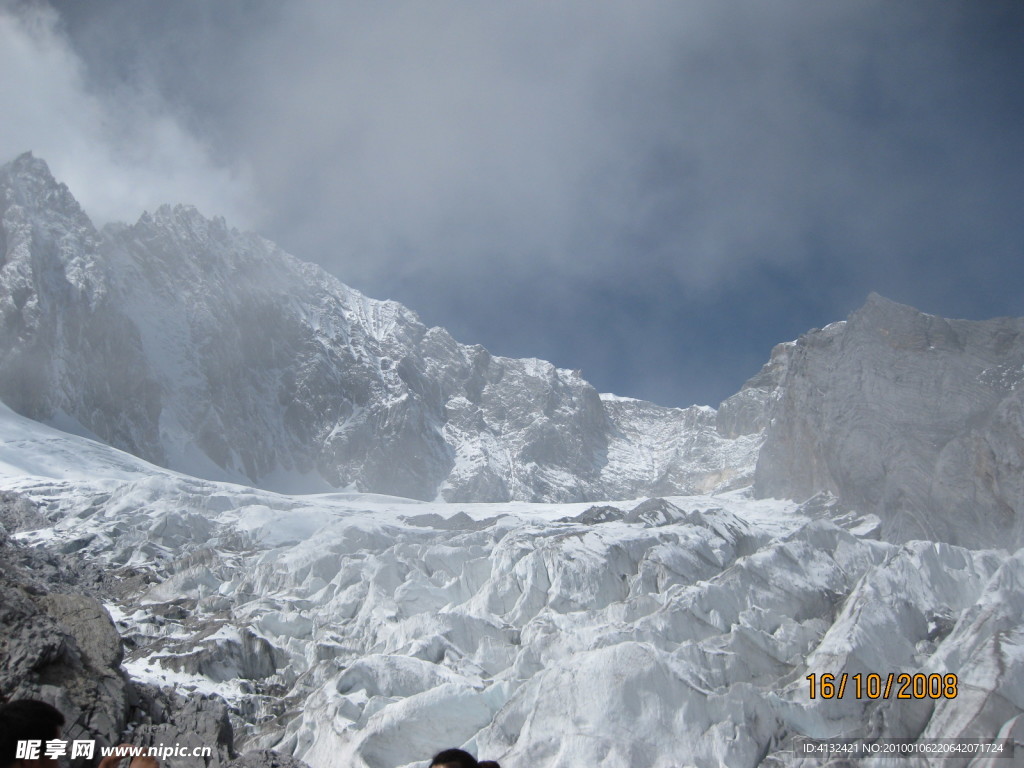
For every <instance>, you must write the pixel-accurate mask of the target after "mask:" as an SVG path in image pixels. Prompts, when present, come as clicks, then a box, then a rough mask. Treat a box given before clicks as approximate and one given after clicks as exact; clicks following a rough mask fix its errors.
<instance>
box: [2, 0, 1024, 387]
mask: <svg viewBox="0 0 1024 768" xmlns="http://www.w3.org/2000/svg"><path fill="white" fill-rule="evenodd" d="M55 7H56V8H57V9H58V10H59V12H60V13H61V18H62V20H63V24H64V28H65V29H66V33H67V36H68V39H69V40H70V41H71V43H72V44H73V46H74V52H72V51H71V50H70V49H66V48H63V47H61V44H60V38H59V35H56V33H54V35H55V37H54V40H55V41H56V42H53V43H52V44H51V45H50V46H49V48H46V46H44V48H46V49H47V50H51V51H52V50H57V51H60V52H61V55H62V56H64V57H65V58H66V59H68V60H69V61H70V64H68V62H65V67H64V68H65V70H74V71H75V72H76V73H77V74H75V75H74V77H77V78H78V80H77V81H75V82H74V83H72V84H71V85H70V86H68V88H69V89H70V91H71V92H73V93H74V94H75V95H76V97H79V98H82V99H86V100H88V99H92V102H90V103H91V104H92V105H93V109H94V110H97V111H99V112H103V111H104V110H109V111H111V113H112V114H115V115H116V114H124V113H127V112H131V113H135V114H141V116H142V119H141V120H137V121H136V122H139V123H141V124H142V125H144V126H146V125H150V124H159V125H164V126H165V127H166V126H170V127H171V128H170V130H171V133H173V134H174V136H175V137H177V138H176V139H175V140H174V141H169V142H167V145H168V146H169V147H170V148H172V150H173V152H170V153H169V154H170V155H171V156H173V154H174V153H176V152H178V151H184V157H185V160H184V161H183V162H182V163H181V164H180V167H179V166H177V165H173V164H172V165H173V167H174V174H171V177H170V178H172V179H177V181H176V183H173V184H171V183H169V184H166V185H163V186H162V187H161V184H160V176H161V173H160V172H159V169H155V168H154V167H153V166H154V164H153V163H147V162H145V158H144V157H143V158H142V159H141V160H137V161H136V162H135V163H134V164H132V163H126V162H124V161H123V159H122V160H120V161H119V162H120V164H121V166H127V167H128V168H129V170H130V171H131V172H132V173H135V174H136V175H137V176H138V177H139V179H145V180H146V182H147V183H149V184H150V188H151V189H152V190H156V191H157V192H159V193H161V194H162V195H163V197H164V198H169V199H175V198H176V197H178V198H180V197H181V196H182V195H183V194H184V193H188V194H189V195H190V196H189V197H187V198H186V199H189V200H191V201H193V202H195V201H196V200H197V198H196V194H195V190H199V191H200V192H202V193H203V194H204V195H205V197H202V198H201V199H198V202H199V203H200V205H204V202H205V201H207V200H210V199H211V197H212V196H213V195H212V194H211V192H212V193H213V194H215V195H216V196H217V197H219V198H220V199H222V200H223V201H225V203H224V205H221V206H219V207H216V208H213V209H212V210H223V208H224V207H225V205H226V206H227V207H230V208H233V209H237V210H239V211H240V212H242V213H243V214H244V215H246V216H248V220H246V221H245V222H244V223H246V224H248V225H250V226H254V227H255V228H257V229H258V230H260V231H261V232H263V233H264V234H267V235H268V236H271V237H273V238H275V239H277V240H279V241H280V242H281V243H282V244H283V245H285V247H287V248H288V249H289V250H291V251H292V252H294V253H296V254H297V255H299V256H301V257H302V258H306V259H310V260H316V261H319V262H320V263H322V264H324V265H325V266H326V267H327V268H328V269H330V270H331V271H332V272H334V273H335V274H337V275H338V276H339V277H341V278H342V279H343V280H345V281H346V282H349V283H350V284H353V285H355V286H356V287H360V288H363V289H364V290H366V291H367V292H368V293H370V294H371V295H378V296H388V297H393V298H398V299H400V300H402V301H404V302H405V303H407V304H409V305H410V306H412V307H413V308H414V309H416V310H418V311H420V312H421V314H422V315H423V316H424V319H425V320H427V321H428V322H432V323H438V324H443V325H446V326H448V327H449V328H451V329H452V330H453V332H455V333H456V335H457V336H458V337H460V338H461V339H463V340H466V341H470V342H482V343H485V344H486V345H488V346H489V347H491V348H492V349H493V350H494V351H496V352H498V353H502V354H515V355H537V356H542V357H548V358H550V359H552V360H554V361H555V362H556V363H557V364H559V365H563V366H566V367H582V368H584V374H585V375H587V376H588V377H589V378H590V379H591V380H593V381H594V382H595V383H596V384H597V385H598V386H599V387H601V388H606V389H607V388H616V389H617V390H619V391H620V392H622V393H623V394H630V395H636V396H646V397H651V398H654V399H657V400H660V401H662V402H666V403H673V404H674V403H681V404H685V402H687V401H688V400H692V399H696V400H705V401H706V400H712V401H714V400H716V399H718V398H719V397H721V396H724V395H726V394H728V393H729V391H731V390H733V389H735V388H736V387H737V386H738V385H739V384H740V383H741V382H742V380H743V379H744V378H745V377H746V376H747V375H750V374H752V373H753V372H754V369H755V368H756V364H757V363H756V362H755V361H759V360H763V359H765V358H766V357H767V353H768V350H769V349H770V346H771V344H772V343H774V342H776V341H781V340H783V339H786V338H789V337H792V336H793V335H795V334H796V333H799V332H800V331H802V330H804V329H806V328H807V327H809V326H811V325H821V324H824V323H825V322H829V321H831V320H835V319H839V318H841V317H843V316H844V315H845V314H846V313H847V312H848V311H849V310H851V309H852V308H854V307H855V306H856V305H857V304H858V303H859V302H860V301H862V300H863V297H864V295H865V294H866V293H867V291H869V290H872V289H874V290H878V291H880V292H882V293H884V294H887V295H889V296H890V297H892V298H895V299H897V300H903V301H907V302H910V303H916V304H919V305H921V306H922V307H923V308H925V309H928V310H929V311H936V312H945V313H951V314H965V315H972V314H973V315H975V316H983V315H985V314H987V313H989V312H1007V313H1024V312H1022V310H1021V307H1020V304H1019V301H1018V299H1017V296H1016V293H1017V291H1015V290H1013V289H1012V288H1011V286H1014V285H1016V286H1019V285H1020V278H1021V277H1022V275H1021V272H1020V267H1017V266H1012V265H1013V264H1015V263H1017V262H1019V261H1021V259H1020V256H1021V255H1022V254H1021V251H1022V229H1021V225H1020V224H1019V221H1018V220H1019V219H1020V218H1021V217H1020V215H1019V213H1020V211H1019V209H1020V203H1021V200H1022V199H1024V181H1022V178H1024V174H1021V173H1020V170H1021V169H1020V165H1021V160H1020V158H1021V156H1022V155H1021V150H1022V149H1024V146H1022V144H1024V141H1022V132H1021V131H1019V128H1018V126H1019V124H1020V120H1021V117H1022V116H1024V103H1022V96H1021V89H1020V88H1019V87H1017V84H1016V81H1015V80H1016V76H1015V74H1014V73H1019V72H1020V71H1021V69H1020V67H1021V64H1022V58H1024V54H1022V50H1024V46H1021V30H1022V25H1021V18H1022V16H1024V14H1022V12H1021V11H1020V10H1019V9H1020V6H1019V4H1016V3H1005V4H999V3H991V4H988V3H986V4H984V6H983V7H980V8H979V5H978V4H976V3H966V2H964V3H943V4H935V3H918V2H907V3H900V4H893V3H884V2H872V1H871V0H865V1H858V2H830V3H812V2H799V3H797V2H773V3H755V2H703V3H697V2H688V3H677V2H662V3H657V2H639V3H628V4H626V3H617V2H616V3H612V2H587V3H561V4H548V3H539V2H538V3H515V4H499V3H472V4H471V3H454V2H441V3H410V2H396V3H388V4H379V3H378V4H359V3H317V2H296V3H287V4H280V3H276V2H275V3H270V2H264V3H258V2H257V3H244V4H243V3H207V4H198V3H187V4H186V3H157V2H132V3H125V2H117V3H114V2H107V3H103V2H93V3H80V2H70V1H68V2H60V3H56V4H55ZM76 56H77V57H81V59H80V62H79V61H77V60H75V57H76ZM58 69H60V68H58ZM73 79H74V78H72V80H73ZM48 93H50V95H49V96H48V97H47V98H49V99H50V100H51V101H53V100H56V99H57V98H58V97H61V98H62V93H63V92H61V91H53V92H52V93H51V92H48ZM44 106H45V105H44ZM97 121H98V118H97V120H94V121H93V122H97ZM87 125H88V123H87ZM136 133H140V132H139V131H136ZM141 133H142V135H143V136H145V135H148V132H147V131H143V132H141ZM62 135H63V134H62ZM97 135H99V136H100V138H101V140H100V141H99V144H100V145H101V146H102V145H103V144H104V142H106V145H107V146H115V145H117V141H116V140H114V139H111V138H110V137H108V136H106V135H105V134H104V131H103V130H101V129H100V128H95V129H91V130H88V131H84V132H80V133H79V134H77V135H76V134H75V132H74V131H71V132H70V133H69V136H71V138H72V139H74V140H77V141H79V143H80V144H81V145H82V146H83V147H85V146H87V145H89V144H90V143H95V142H96V140H97V139H96V136H97ZM132 141H134V142H135V144H138V145H139V146H148V144H147V143H146V142H144V141H143V140H142V139H140V138H138V137H135V138H134V139H132V140H131V141H129V142H127V143H128V145H129V146H132ZM122 143H123V142H122ZM150 143H152V142H150ZM160 144H161V147H162V146H163V142H160ZM3 146H4V147H6V146H7V142H4V144H3ZM179 147H183V148H184V149H183V150H180V149H179ZM40 153H43V150H42V149H40ZM100 154H101V156H100V157H99V159H96V160H94V161H91V162H90V163H87V164H86V165H87V167H89V168H91V169H96V170H98V169H100V168H102V167H103V165H104V164H105V163H109V158H108V157H105V156H102V152H101V153H100ZM108 154H110V152H109V151H108ZM136 154H137V155H142V156H144V155H145V153H144V152H141V153H140V152H136ZM164 154H168V152H166V151H165V153H164ZM87 155H88V152H87V151H86V150H85V149H84V148H83V149H81V150H76V156H77V157H85V156H87ZM165 165H166V163H165ZM107 178H112V179H117V178H118V176H117V174H112V175H109V174H108V176H107ZM205 179H212V180H213V182H212V183H208V182H204V180H205ZM239 179H245V180H246V182H247V183H246V184H242V183H241V182H240V181H239ZM133 183H135V184H136V185H138V184H141V183H142V182H141V181H138V182H133ZM204 184H205V186H204ZM72 186H73V188H75V185H72ZM108 186H109V185H108ZM77 191H78V190H77V189H76V192H77ZM82 196H83V198H85V195H82ZM107 197H108V200H107V202H106V204H105V206H106V210H113V209H114V208H115V207H116V206H115V204H114V203H115V202H116V199H115V198H116V194H113V193H111V192H109V191H108V193H107ZM137 199H138V198H137V197H136V196H133V195H124V196H123V200H122V201H121V202H122V203H123V205H122V208H123V209H124V213H122V214H121V215H122V216H124V217H127V216H129V215H134V214H135V213H136V211H134V210H132V208H133V207H138V203H137V202H136V201H137ZM146 199H147V200H148V199H149V198H146ZM85 202H86V205H87V207H89V204H90V202H91V201H89V200H88V199H86V200H85ZM94 205H95V204H94ZM204 207H208V206H205V205H204ZM1000 302H1001V303H1000ZM993 305H995V306H993ZM723 350H725V351H723Z"/></svg>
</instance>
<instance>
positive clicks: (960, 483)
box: [755, 295, 1024, 547]
mask: <svg viewBox="0 0 1024 768" xmlns="http://www.w3.org/2000/svg"><path fill="white" fill-rule="evenodd" d="M1022 394H1024V320H1020V319H997V320H989V321H983V322H974V321H964V320H946V319H943V318H941V317H935V316H933V315H927V314H924V313H922V312H918V311H917V310H915V309H912V308H910V307H906V306H903V305H900V304H896V303H893V302H891V301H887V300H886V299H883V298H881V297H879V296H877V295H872V296H871V297H869V299H868V301H867V303H866V304H865V305H864V307H862V308H861V309H859V310H857V311H856V312H854V313H853V314H852V315H851V316H850V318H849V320H848V321H847V322H846V323H843V324H835V325H834V326H830V327H829V328H826V329H823V330H820V331H812V332H811V333H808V334H806V335H805V336H803V337H801V338H800V339H799V340H798V341H797V342H796V344H795V345H794V346H793V347H792V348H791V350H790V351H789V365H788V370H787V371H786V375H785V376H784V378H783V380H782V383H781V386H780V388H779V395H778V399H777V401H776V402H775V403H774V405H773V406H772V409H771V425H770V426H769V428H768V430H767V433H766V438H765V444H764V447H763V448H762V450H761V453H760V456H759V458H758V463H757V469H756V474H755V490H756V493H757V494H758V495H760V496H778V497H790V498H796V499H801V498H806V497H808V496H810V495H812V494H813V493H815V492H817V491H830V492H833V493H835V494H837V495H838V496H839V497H841V498H842V499H843V501H844V502H845V503H846V504H847V505H850V506H854V507H856V508H858V509H859V510H861V511H864V512H874V513H876V514H878V515H879V516H880V517H881V518H882V521H883V530H884V534H885V536H886V537H887V538H890V539H892V540H907V539H912V538H924V539H932V540H939V541H949V542H953V543H959V544H964V545H967V546H1009V547H1015V546H1018V545H1019V544H1020V543H1021V541H1022V537H1021V533H1022V528H1021V526H1022V523H1021V512H1022V510H1024V484H1022V476H1024V429H1022V427H1024V421H1022V418H1021V414H1022V399H1021V397H1022Z"/></svg>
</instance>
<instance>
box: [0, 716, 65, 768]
mask: <svg viewBox="0 0 1024 768" xmlns="http://www.w3.org/2000/svg"><path fill="white" fill-rule="evenodd" d="M63 727H64V715H62V714H61V713H60V711H59V710H57V709H56V708H55V707H51V706H50V705H49V704H47V703H46V702H45V701H33V700H31V699H22V700H20V701H12V702H10V703H9V704H4V705H2V706H0V768H43V766H49V765H57V758H47V757H46V756H45V752H44V750H43V749H42V748H41V749H40V750H39V758H38V759H36V760H24V759H19V758H18V756H17V755H18V742H19V741H40V742H43V747H45V746H46V742H47V741H52V740H53V739H59V738H60V731H61V728H63Z"/></svg>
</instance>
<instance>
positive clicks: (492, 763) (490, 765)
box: [477, 760, 501, 768]
mask: <svg viewBox="0 0 1024 768" xmlns="http://www.w3.org/2000/svg"><path fill="white" fill-rule="evenodd" d="M477 765H479V766H480V768H501V765H499V764H498V761H497V760H481V761H480V762H479V763H477Z"/></svg>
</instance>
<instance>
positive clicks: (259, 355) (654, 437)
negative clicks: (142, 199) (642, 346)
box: [0, 158, 760, 501]
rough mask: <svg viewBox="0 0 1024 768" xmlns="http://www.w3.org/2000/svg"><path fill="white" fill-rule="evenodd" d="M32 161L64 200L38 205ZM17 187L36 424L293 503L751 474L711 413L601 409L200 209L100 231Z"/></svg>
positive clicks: (549, 373)
mask: <svg viewBox="0 0 1024 768" xmlns="http://www.w3.org/2000/svg"><path fill="white" fill-rule="evenodd" d="M23 166H24V167H25V168H28V169H29V170H31V172H32V174H35V176H38V177H39V179H42V181H40V182H39V184H41V185H42V187H46V188H47V189H50V188H52V189H54V190H58V191H60V193H59V194H57V193H56V192H55V193H54V194H27V193H22V192H19V191H18V190H19V189H21V187H24V186H26V184H27V185H28V186H29V187H31V184H28V182H21V181H17V179H20V178H21V177H20V175H19V174H21V173H22V172H21V171H20V170H19V168H22V167H23ZM29 170H26V171H25V173H28V172H29ZM35 176H34V177H33V178H35ZM0 185H2V186H3V190H4V191H3V194H4V195H5V198H4V199H15V198H16V199H18V200H21V201H22V202H21V203H19V204H18V205H8V206H7V208H6V209H5V213H6V214H10V215H5V217H4V218H3V220H2V226H3V228H4V235H5V238H6V242H7V243H8V246H10V244H11V243H15V245H16V247H17V248H18V249H19V250H18V263H19V265H20V266H19V267H18V268H17V269H16V270H15V269H5V270H3V271H0V283H2V285H0V288H2V289H3V291H2V292H0V295H3V296H5V297H6V298H5V299H4V301H5V303H4V304H3V313H4V322H5V325H4V327H5V329H14V330H13V331H10V330H8V332H7V333H6V335H0V374H2V375H0V398H2V399H3V400H4V402H6V403H7V404H9V405H10V406H11V407H12V408H14V409H15V410H16V411H18V412H20V413H22V414H25V415H28V416H30V417H32V418H35V419H39V420H43V421H47V422H49V423H51V424H54V425H56V426H60V427H61V428H62V429H65V430H68V431H72V432H76V433H78V434H83V435H87V436H91V437H98V438H99V439H101V440H102V441H104V442H107V443H109V444H111V445H114V446H116V447H118V448H122V449H124V450H127V451H130V452H131V453H134V454H136V455H138V456H141V457H143V458H145V459H147V460H149V461H152V462H155V463H157V464H161V465H164V466H169V467H172V468H175V469H178V470H182V471H185V472H188V473H190V474H194V475H198V476H201V477H207V478H213V479H224V480H232V481H238V482H245V483H253V484H258V485H262V486H264V487H272V488H276V489H279V490H306V491H308V490H326V489H328V488H332V487H333V488H338V487H350V488H356V489H359V490H365V491H376V492H383V493H391V494H396V495H402V496H411V497H415V498H421V499H434V498H442V499H446V500H450V501H503V500H509V499H520V500H538V501H540V500H548V501H556V500H558V501H568V500H588V499H593V500H597V499H602V498H628V497H637V496H640V495H644V494H649V493H658V494H666V493H689V492H703V491H707V490H713V489H716V488H719V489H720V488H725V487H735V486H737V485H742V484H744V483H749V482H750V478H751V477H752V470H753V464H754V457H755V455H756V449H757V443H758V441H759V439H760V433H759V432H758V431H757V430H756V429H755V430H754V431H753V433H751V430H750V429H747V430H745V432H744V433H743V434H742V435H738V436H737V437H738V438H742V439H739V441H738V442H737V439H734V438H733V437H732V436H730V435H729V434H724V433H720V432H719V430H718V429H717V428H716V425H715V413H714V411H713V410H712V409H698V410H693V409H686V410H679V409H670V408H660V407H658V406H655V405H653V404H649V403H645V404H642V406H630V407H625V406H623V405H622V404H621V403H615V402H610V401H603V400H602V399H601V398H600V397H599V395H598V394H597V392H596V391H595V390H594V389H593V387H591V386H590V385H589V384H588V383H587V382H586V381H584V380H583V379H581V378H580V377H579V376H578V375H577V374H576V373H574V372H572V371H568V370H562V369H559V368H556V367H555V366H553V365H551V364H550V363H546V362H544V361H538V360H515V359H510V358H502V357H496V356H492V355H490V354H488V353H487V352H486V350H483V349H482V348H479V347H468V346H465V345H462V344H459V343H458V342H456V341H455V340H454V339H452V338H451V336H450V335H449V334H448V333H447V332H446V331H444V330H443V329H439V328H427V327H425V326H424V325H423V324H422V323H421V322H420V321H419V319H418V318H417V317H416V315H415V314H414V313H413V312H412V311H410V310H408V309H406V308H405V307H403V306H401V305H400V304H397V303H395V302H382V301H376V300H373V299H369V298H367V297H365V296H363V295H362V294H360V293H359V292H358V291H355V290H353V289H351V288H349V287H348V286H346V285H344V284H342V283H341V282H339V281H338V280H337V279H335V278H333V277H331V276H330V275H328V274H327V273H325V272H324V271H323V270H321V269H319V268H318V267H315V266H313V265H310V264H304V263H302V262H300V261H298V260H297V259H295V258H293V257H292V256H289V255H288V254H286V253H284V252H283V251H281V249H280V248H278V247H277V246H276V245H274V244H273V243H271V242H269V241H267V240H265V239H263V238H261V237H259V236H257V235H253V234H248V233H242V232H238V231H237V230H235V229H232V228H230V227H229V226H228V225H227V224H226V222H224V221H223V219H212V220H211V219H207V218H205V217H203V216H202V215H201V214H200V213H199V212H198V211H196V210H195V209H194V208H192V207H190V206H174V207H171V206H163V207H161V208H158V209H157V210H156V211H154V212H153V213H149V214H145V215H143V216H142V217H141V218H140V219H139V220H138V221H137V222H136V223H135V224H133V225H130V226H128V225H113V226H107V227H105V228H104V229H103V231H102V233H101V234H99V235H97V233H96V232H95V230H94V229H92V225H91V224H88V219H87V218H85V217H84V214H82V213H81V209H80V208H78V206H77V203H73V198H71V197H70V193H69V192H67V190H66V188H63V187H61V186H60V185H57V184H56V182H54V181H53V180H52V178H51V177H50V176H49V173H48V171H46V168H45V164H42V163H40V162H39V161H35V160H32V159H29V158H19V159H18V160H17V161H15V162H14V163H12V164H10V165H8V166H5V168H4V170H3V173H2V174H0ZM19 185H20V186H19ZM61 190H62V191H61ZM68 201H70V202H68ZM72 203H73V204H72ZM15 209H17V211H16V212H15V213H11V212H12V211H15ZM69 212H70V213H69ZM15 214H16V215H15ZM69 216H71V217H72V218H75V219H76V221H78V220H80V222H79V223H81V224H82V226H71V225H69V224H68V221H69V220H68V217H69ZM86 225H87V226H86ZM40 232H53V233H55V235H54V236H53V237H49V238H46V237H41V236H40V235H39V234H38V233H40ZM52 243H58V244H59V247H56V248H54V247H51V244H52ZM9 261H10V260H9Z"/></svg>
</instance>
